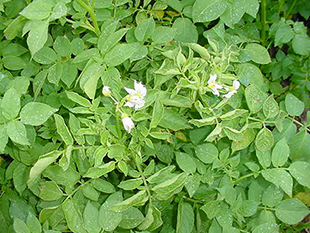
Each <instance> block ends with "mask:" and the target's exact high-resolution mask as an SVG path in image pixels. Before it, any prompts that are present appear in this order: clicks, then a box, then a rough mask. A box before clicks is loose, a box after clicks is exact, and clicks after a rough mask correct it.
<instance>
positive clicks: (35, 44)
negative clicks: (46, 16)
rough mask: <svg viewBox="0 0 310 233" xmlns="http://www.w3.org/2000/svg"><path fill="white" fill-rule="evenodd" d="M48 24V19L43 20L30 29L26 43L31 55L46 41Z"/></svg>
mask: <svg viewBox="0 0 310 233" xmlns="http://www.w3.org/2000/svg"><path fill="white" fill-rule="evenodd" d="M48 25H49V21H48V20H45V21H43V22H40V23H39V24H38V25H36V26H35V27H34V28H32V29H31V30H30V32H29V35H28V38H27V45H28V47H29V50H30V52H31V55H32V56H33V55H34V54H35V53H36V52H38V51H39V50H40V49H41V48H43V46H44V44H45V42H46V41H47V37H48Z"/></svg>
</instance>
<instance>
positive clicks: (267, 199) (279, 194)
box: [262, 184, 284, 207]
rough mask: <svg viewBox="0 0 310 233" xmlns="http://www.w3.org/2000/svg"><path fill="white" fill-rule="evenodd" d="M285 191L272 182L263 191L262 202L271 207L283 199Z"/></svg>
mask: <svg viewBox="0 0 310 233" xmlns="http://www.w3.org/2000/svg"><path fill="white" fill-rule="evenodd" d="M283 196H284V194H283V191H282V190H281V189H279V188H277V187H276V186H275V185H273V184H271V185H269V187H268V188H267V189H266V191H265V192H264V193H263V196H262V203H263V204H264V205H266V206H269V207H274V206H276V205H278V204H279V203H280V201H281V200H282V199H283Z"/></svg>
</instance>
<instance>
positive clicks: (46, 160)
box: [27, 150, 63, 184]
mask: <svg viewBox="0 0 310 233" xmlns="http://www.w3.org/2000/svg"><path fill="white" fill-rule="evenodd" d="M62 153H63V152H62V151H57V150H55V151H52V152H49V153H46V154H44V155H42V156H40V157H39V160H38V161H37V162H36V163H35V164H34V165H33V167H32V168H31V169H30V173H29V179H28V182H27V183H28V184H31V183H32V182H33V181H35V180H36V179H37V178H38V177H39V176H40V175H41V173H42V172H43V171H44V170H45V168H47V167H48V166H49V165H50V164H52V163H53V162H55V161H56V159H57V158H58V157H59V156H60V155H61V154H62Z"/></svg>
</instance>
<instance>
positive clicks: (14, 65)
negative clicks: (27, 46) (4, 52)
mask: <svg viewBox="0 0 310 233" xmlns="http://www.w3.org/2000/svg"><path fill="white" fill-rule="evenodd" d="M2 61H3V65H4V67H5V68H7V69H8V70H21V69H24V68H25V67H26V63H25V62H24V60H23V59H21V58H20V57H16V56H11V55H10V56H5V57H4V58H3V59H2Z"/></svg>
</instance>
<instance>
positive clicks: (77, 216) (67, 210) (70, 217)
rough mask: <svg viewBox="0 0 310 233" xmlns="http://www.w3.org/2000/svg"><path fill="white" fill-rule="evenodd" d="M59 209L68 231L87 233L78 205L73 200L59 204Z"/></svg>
mask: <svg viewBox="0 0 310 233" xmlns="http://www.w3.org/2000/svg"><path fill="white" fill-rule="evenodd" d="M61 207H62V211H63V213H64V215H65V218H66V221H67V225H68V227H69V229H70V230H72V231H73V232H74V233H87V232H86V230H85V228H84V222H83V218H82V214H81V212H80V211H79V208H78V203H77V202H76V201H75V200H73V199H68V200H66V201H65V202H63V203H62V204H61Z"/></svg>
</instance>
